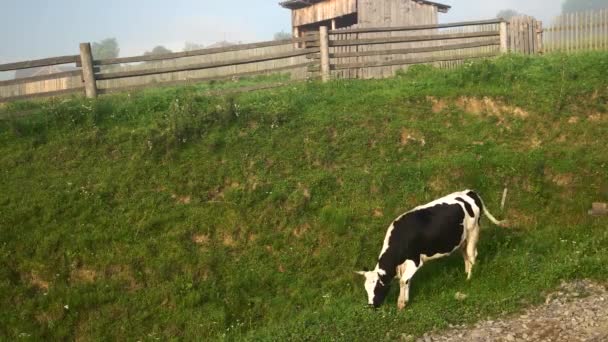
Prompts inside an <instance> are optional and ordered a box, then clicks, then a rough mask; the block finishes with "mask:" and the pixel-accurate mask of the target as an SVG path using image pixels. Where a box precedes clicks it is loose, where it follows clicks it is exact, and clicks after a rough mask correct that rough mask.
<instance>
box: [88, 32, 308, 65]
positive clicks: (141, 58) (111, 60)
mask: <svg viewBox="0 0 608 342" xmlns="http://www.w3.org/2000/svg"><path fill="white" fill-rule="evenodd" d="M318 40H319V38H318V34H309V35H305V36H304V37H302V38H293V39H284V40H273V41H267V42H260V43H251V44H239V45H233V46H226V47H219V48H210V49H201V50H193V51H184V52H174V53H167V54H162V55H148V56H143V55H142V56H134V57H120V58H109V59H101V60H96V61H94V62H93V64H94V65H112V64H123V63H136V62H151V61H162V60H168V59H177V58H184V57H195V56H205V55H212V54H217V53H224V52H234V51H243V50H251V49H259V48H265V47H272V46H280V45H291V44H294V43H304V42H316V41H318ZM77 65H79V63H77Z"/></svg>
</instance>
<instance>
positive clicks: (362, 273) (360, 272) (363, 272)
mask: <svg viewBox="0 0 608 342" xmlns="http://www.w3.org/2000/svg"><path fill="white" fill-rule="evenodd" d="M355 273H357V274H359V275H362V276H364V277H365V273H367V272H366V271H355Z"/></svg>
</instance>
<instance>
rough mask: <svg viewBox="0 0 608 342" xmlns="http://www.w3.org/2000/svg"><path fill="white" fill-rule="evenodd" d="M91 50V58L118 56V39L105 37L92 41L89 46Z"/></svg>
mask: <svg viewBox="0 0 608 342" xmlns="http://www.w3.org/2000/svg"><path fill="white" fill-rule="evenodd" d="M91 51H92V53H93V58H95V59H107V58H116V57H118V54H119V53H120V48H119V47H118V41H117V40H116V38H107V39H104V40H102V41H99V42H95V43H93V45H92V46H91Z"/></svg>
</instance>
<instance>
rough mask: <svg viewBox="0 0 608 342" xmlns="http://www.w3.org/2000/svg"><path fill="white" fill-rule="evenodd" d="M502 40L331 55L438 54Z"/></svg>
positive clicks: (332, 56)
mask: <svg viewBox="0 0 608 342" xmlns="http://www.w3.org/2000/svg"><path fill="white" fill-rule="evenodd" d="M499 45H500V40H499V39H493V40H488V41H483V42H472V43H461V44H452V45H440V46H429V47H422V48H405V49H389V50H377V51H359V52H341V53H332V54H330V57H331V58H347V57H364V56H381V55H401V54H413V53H423V52H437V51H448V50H460V49H468V48H475V47H485V46H499ZM307 57H308V58H311V59H319V58H320V57H319V55H318V54H315V55H308V56H307Z"/></svg>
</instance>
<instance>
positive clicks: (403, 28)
mask: <svg viewBox="0 0 608 342" xmlns="http://www.w3.org/2000/svg"><path fill="white" fill-rule="evenodd" d="M502 21H503V20H502V19H492V20H480V21H463V22H457V23H449V24H433V25H417V26H395V27H388V26H387V27H367V28H356V29H346V30H341V31H335V30H332V31H329V34H338V33H378V32H398V31H418V30H430V29H441V28H450V27H460V26H476V25H485V24H498V23H501V22H502Z"/></svg>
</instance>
